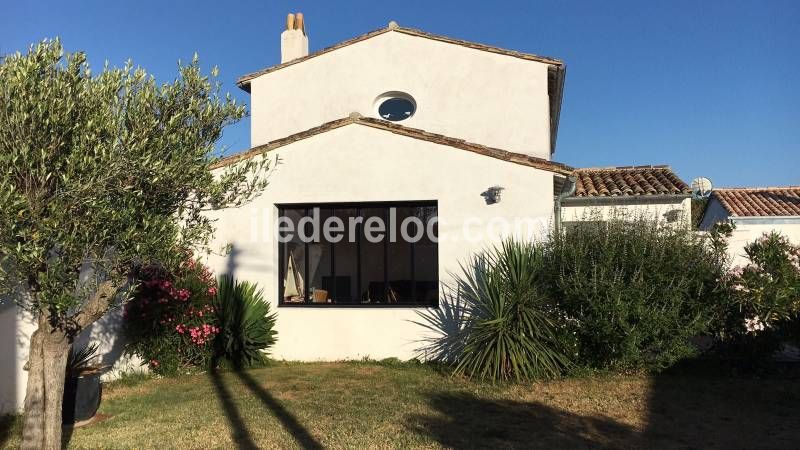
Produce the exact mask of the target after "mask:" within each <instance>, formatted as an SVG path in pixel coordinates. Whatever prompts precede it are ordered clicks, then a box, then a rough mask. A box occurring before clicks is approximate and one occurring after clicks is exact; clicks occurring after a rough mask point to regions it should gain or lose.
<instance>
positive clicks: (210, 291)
mask: <svg viewBox="0 0 800 450" xmlns="http://www.w3.org/2000/svg"><path fill="white" fill-rule="evenodd" d="M208 295H210V296H212V297H213V296H215V295H217V288H216V287H215V286H211V287H210V288H208Z"/></svg>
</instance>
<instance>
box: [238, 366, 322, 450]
mask: <svg viewBox="0 0 800 450" xmlns="http://www.w3.org/2000/svg"><path fill="white" fill-rule="evenodd" d="M235 373H236V376H237V377H239V380H240V381H241V382H242V383H243V384H244V385H245V386H247V388H248V389H250V392H252V393H253V394H254V395H255V396H256V397H258V399H259V400H261V403H263V404H264V406H265V407H266V408H267V409H268V410H269V411H270V412H271V413H272V415H274V416H275V417H277V418H278V420H280V422H281V424H282V425H283V428H285V429H286V431H288V432H289V433H290V434H291V435H292V436H293V437H294V439H295V440H296V441H297V444H298V445H299V446H300V447H301V448H304V449H311V450H316V449H322V448H323V447H322V445H321V444H320V443H319V442H317V440H316V439H314V437H313V436H312V435H311V433H309V432H308V430H306V428H305V427H303V425H302V424H301V423H300V422H299V421H298V420H297V418H296V417H295V416H294V414H292V413H291V412H290V411H289V410H288V409H286V407H285V406H283V404H281V402H280V401H279V400H278V399H276V398H275V397H273V396H272V394H270V392H269V391H268V390H267V389H266V388H264V386H262V385H261V384H260V383H258V381H257V380H256V379H255V378H253V377H252V376H251V375H250V374H249V373H247V372H244V371H241V370H238V371H236V372H235Z"/></svg>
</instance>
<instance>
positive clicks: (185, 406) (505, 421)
mask: <svg viewBox="0 0 800 450" xmlns="http://www.w3.org/2000/svg"><path fill="white" fill-rule="evenodd" d="M799 401H800V383H797V380H789V379H773V380H760V379H754V378H747V379H738V378H727V377H726V378H709V377H693V376H687V375H682V376H681V375H673V376H667V375H662V376H659V377H647V376H621V375H614V376H603V377H593V378H583V379H566V380H559V381H552V382H544V383H531V384H524V385H507V386H492V385H488V384H478V383H473V382H468V381H465V380H461V379H454V378H451V377H449V376H447V375H445V374H442V373H439V372H437V371H436V370H434V369H432V368H429V367H426V366H414V365H402V366H396V365H394V366H393V365H389V364H380V363H367V362H353V363H314V364H311V363H309V364H300V363H275V364H274V365H272V366H271V367H268V368H264V369H257V370H250V371H247V372H243V373H239V374H237V373H234V372H225V373H222V374H219V375H216V376H212V375H209V374H199V375H192V376H186V377H183V378H177V379H149V380H147V379H145V380H140V381H136V382H132V381H130V380H129V381H126V382H118V383H113V384H110V385H107V386H106V390H105V393H104V399H103V404H102V406H101V410H100V413H102V414H105V415H108V416H109V417H108V418H107V419H105V420H103V421H101V422H99V423H94V424H91V425H88V426H85V427H82V428H78V429H75V430H74V432H72V433H71V435H70V436H69V447H71V448H159V449H160V448H232V447H236V446H238V447H240V448H252V447H262V448H292V447H303V448H321V447H324V448H409V447H425V448H431V447H433V448H439V447H457V448H464V447H467V448H470V447H491V448H521V447H525V448H530V447H542V448H556V447H562V448H563V447H568V448H574V447H577V448H581V447H598V446H614V447H638V448H642V447H650V448H653V447H659V448H664V447H673V448H674V447H681V448H685V447H703V448H709V447H711V448H730V447H765V446H767V447H786V448H793V447H794V448H796V445H797V443H798V442H800V414H798V405H800V403H799ZM0 428H1V427H0ZM5 428H6V430H5V432H3V431H2V430H0V444H2V441H3V440H6V441H7V442H5V444H3V445H8V446H12V447H13V446H16V444H17V439H18V434H19V430H18V428H19V427H18V424H17V425H13V426H12V427H11V429H10V430H9V427H8V426H6V427H5ZM4 436H5V437H4ZM3 445H0V447H2V446H3Z"/></svg>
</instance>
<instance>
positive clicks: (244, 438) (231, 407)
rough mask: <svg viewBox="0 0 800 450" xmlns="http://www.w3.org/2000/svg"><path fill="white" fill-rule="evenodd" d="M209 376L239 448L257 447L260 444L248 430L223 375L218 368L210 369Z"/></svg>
mask: <svg viewBox="0 0 800 450" xmlns="http://www.w3.org/2000/svg"><path fill="white" fill-rule="evenodd" d="M209 377H210V378H211V384H213V385H214V390H215V392H216V393H217V399H218V400H219V402H220V404H221V405H222V410H223V412H224V413H225V417H226V418H227V419H228V423H229V424H230V427H231V439H232V440H233V442H234V443H235V444H236V446H237V448H241V449H257V448H258V446H257V445H256V443H255V442H254V441H253V437H252V436H251V435H250V432H249V431H247V425H246V424H245V423H244V419H243V418H242V415H241V414H240V413H239V408H237V407H236V403H234V401H233V398H232V397H231V393H230V391H229V390H228V387H227V386H225V383H224V381H223V380H222V375H221V374H220V372H219V371H218V370H217V369H211V370H209Z"/></svg>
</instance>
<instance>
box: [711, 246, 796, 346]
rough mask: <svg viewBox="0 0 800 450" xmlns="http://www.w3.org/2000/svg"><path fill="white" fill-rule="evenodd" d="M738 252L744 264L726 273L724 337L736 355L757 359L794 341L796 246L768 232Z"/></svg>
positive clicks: (794, 342)
mask: <svg viewBox="0 0 800 450" xmlns="http://www.w3.org/2000/svg"><path fill="white" fill-rule="evenodd" d="M744 250H745V254H746V255H747V259H748V262H747V264H746V265H744V266H736V267H734V268H733V269H731V271H730V272H729V274H728V275H729V282H730V284H731V285H732V287H733V295H732V296H731V298H730V303H729V307H728V310H727V311H728V315H727V316H726V321H725V328H724V338H725V339H726V340H725V343H727V344H729V345H728V346H727V350H728V351H731V350H733V351H734V352H735V354H736V356H738V357H744V358H747V359H751V360H760V359H764V358H767V357H769V356H771V355H772V354H773V353H774V352H775V351H776V350H777V349H778V348H779V346H780V345H781V344H783V343H793V344H797V343H798V342H800V246H797V245H793V244H792V243H790V242H789V240H788V239H786V237H784V236H781V235H780V234H778V233H776V232H771V233H765V234H764V235H762V236H761V237H760V238H759V239H757V240H756V241H754V242H751V243H750V244H748V245H747V246H745V249H744Z"/></svg>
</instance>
